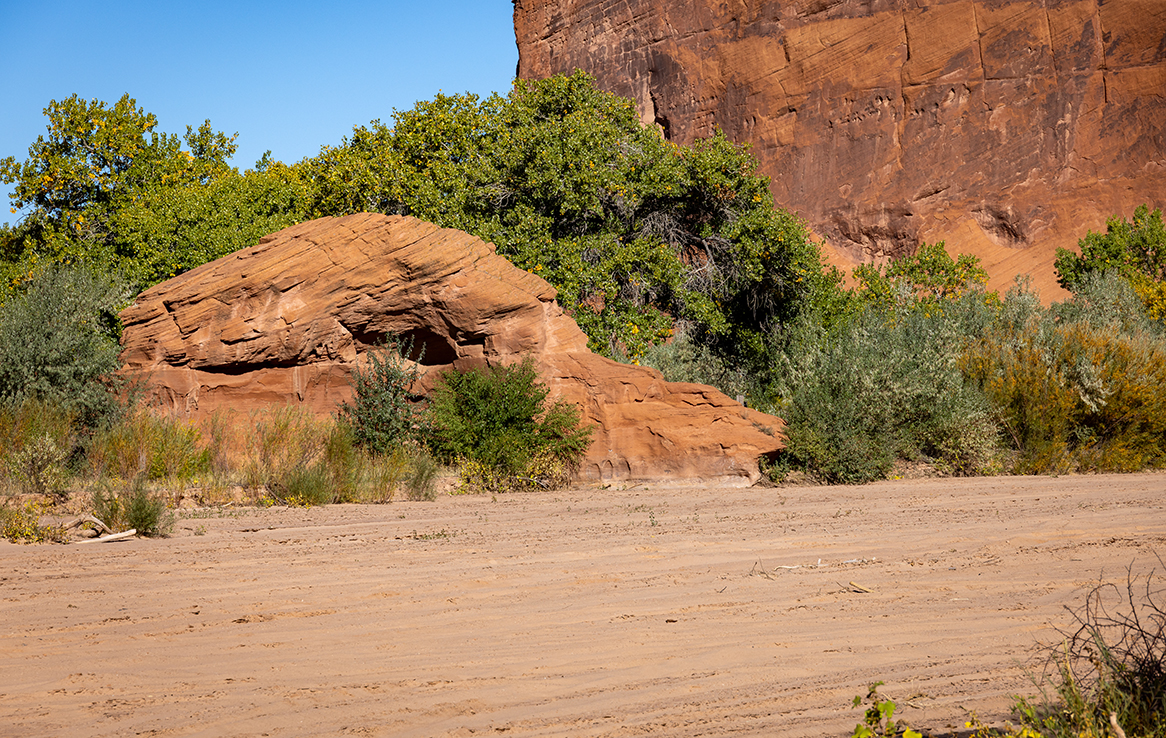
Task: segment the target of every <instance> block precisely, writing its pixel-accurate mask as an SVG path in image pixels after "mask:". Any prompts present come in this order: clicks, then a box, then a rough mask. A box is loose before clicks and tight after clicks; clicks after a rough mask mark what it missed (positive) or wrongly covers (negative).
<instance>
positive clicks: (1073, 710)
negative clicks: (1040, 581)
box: [967, 559, 1166, 738]
mask: <svg viewBox="0 0 1166 738" xmlns="http://www.w3.org/2000/svg"><path fill="white" fill-rule="evenodd" d="M1159 561H1161V560H1160V559H1159ZM1156 574H1157V570H1154V571H1151V572H1150V573H1149V574H1148V575H1147V576H1146V577H1145V578H1144V581H1143V580H1142V578H1140V577H1138V576H1135V575H1134V573H1133V567H1132V565H1131V567H1130V568H1129V569H1127V571H1126V580H1125V582H1124V583H1122V584H1116V583H1113V582H1105V581H1102V582H1099V583H1098V584H1097V585H1096V586H1094V587H1093V588H1092V589H1091V590H1090V591H1089V592H1088V593H1087V595H1086V596H1085V602H1084V603H1083V604H1082V605H1081V606H1080V607H1078V608H1077V609H1076V610H1071V611H1070V612H1071V613H1072V617H1073V622H1072V623H1071V624H1070V625H1069V626H1068V627H1067V628H1064V629H1061V630H1060V631H1059V633H1058V635H1059V636H1060V638H1059V639H1058V640H1057V641H1056V642H1054V643H1048V644H1045V645H1044V646H1041V647H1040V650H1039V652H1038V653H1039V654H1040V661H1041V662H1043V670H1042V673H1041V674H1040V675H1039V676H1038V677H1035V678H1034V681H1035V683H1036V684H1037V686H1038V688H1039V689H1040V692H1041V693H1040V695H1038V696H1036V697H1017V698H1016V699H1015V702H1014V705H1013V713H1014V716H1015V717H1016V718H1017V719H1018V722H1019V723H1020V724H1019V725H1018V726H1012V725H1008V726H1006V727H1005V728H1004V729H1002V730H1001V729H994V728H989V727H986V726H984V725H982V724H981V723H980V722H979V720H977V719H976V718H975V717H973V718H972V719H971V720H969V721H968V723H967V727H969V728H973V729H974V733H973V736H974V738H1003V737H1005V736H1008V737H1014V738H1081V737H1082V736H1115V735H1125V736H1129V737H1130V738H1163V736H1166V602H1164V600H1163V597H1164V595H1166V589H1164V588H1163V587H1162V586H1161V578H1160V577H1156Z"/></svg>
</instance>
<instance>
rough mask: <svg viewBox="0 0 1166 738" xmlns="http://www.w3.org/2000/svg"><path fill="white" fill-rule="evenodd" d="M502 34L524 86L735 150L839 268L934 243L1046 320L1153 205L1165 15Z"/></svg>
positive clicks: (732, 13)
mask: <svg viewBox="0 0 1166 738" xmlns="http://www.w3.org/2000/svg"><path fill="white" fill-rule="evenodd" d="M514 26H515V35H516V38H517V42H518V49H519V65H518V74H519V76H520V77H523V78H540V77H545V76H549V75H552V74H555V73H558V72H570V71H573V70H574V69H576V68H580V69H583V70H585V71H587V72H589V73H591V74H593V75H595V76H596V77H597V78H598V80H599V85H600V86H601V87H602V88H604V89H606V90H609V91H611V92H615V93H617V94H620V95H625V96H629V97H634V98H635V99H636V100H637V102H638V106H639V110H640V114H641V117H642V119H643V120H644V122H645V123H649V124H652V123H654V124H657V125H659V126H660V127H661V128H662V129H663V131H664V133H665V135H667V136H668V137H669V138H671V139H672V140H675V141H677V142H679V143H688V142H691V141H692V140H694V139H695V138H697V137H701V136H706V135H708V134H709V133H710V132H711V131H713V130H714V128H715V127H720V128H722V129H723V130H724V131H725V132H726V134H727V135H728V136H729V137H730V138H732V139H734V140H738V141H747V142H749V143H751V144H752V146H753V151H754V153H755V154H756V155H757V157H758V159H759V160H760V162H761V166H762V170H763V171H764V173H766V174H768V175H769V176H770V177H771V178H772V185H771V189H772V191H773V195H774V198H775V200H776V202H777V203H778V204H779V205H782V206H784V207H787V208H789V209H791V210H794V211H797V212H798V213H800V214H801V215H802V217H804V218H805V219H806V220H807V221H808V223H809V224H810V226H811V227H812V228H813V229H814V230H815V231H816V232H817V233H818V234H820V235H821V236H822V237H824V238H825V239H826V240H827V242H828V244H829V248H828V251H831V250H832V251H833V255H834V257H835V260H837V261H839V262H840V263H843V264H846V263H850V264H853V263H856V262H858V261H879V260H883V259H886V258H889V257H892V256H896V255H900V254H903V253H906V252H909V251H911V250H913V249H914V248H915V246H916V245H917V244H918V243H919V242H920V241H921V240H926V241H937V240H945V241H946V242H947V246H948V250H949V251H951V252H953V253H955V252H968V253H973V254H976V255H978V256H980V257H981V258H982V259H983V262H984V264H985V266H986V267H987V268H988V270H989V273H990V275H991V276H992V282H991V284H990V286H991V287H993V288H1000V287H1006V286H1007V285H1008V284H1009V283H1010V282H1011V280H1012V277H1013V276H1014V275H1015V274H1018V273H1031V274H1032V276H1033V280H1034V285H1035V286H1036V287H1038V288H1039V289H1041V291H1042V294H1043V295H1044V296H1045V298H1046V299H1049V298H1052V297H1056V296H1057V295H1058V294H1060V291H1059V288H1058V287H1057V286H1056V283H1055V275H1054V273H1053V269H1052V260H1053V257H1054V252H1055V250H1056V248H1057V247H1058V246H1066V247H1071V246H1075V245H1076V242H1077V240H1078V239H1079V238H1081V237H1082V236H1084V235H1085V232H1086V230H1088V229H1093V230H1102V229H1104V225H1105V219H1106V217H1107V216H1109V215H1112V214H1115V213H1120V214H1123V215H1126V216H1129V215H1130V214H1131V213H1132V212H1133V210H1134V208H1135V207H1136V206H1137V205H1139V204H1141V203H1143V202H1148V203H1150V204H1151V206H1152V207H1153V206H1159V207H1161V206H1163V205H1166V176H1164V174H1166V3H1164V2H1161V0H1019V1H1011V0H782V1H780V2H774V1H772V0H769V1H766V0H728V1H725V0H715V1H714V0H685V1H683V2H682V1H681V0H563V1H562V2H549V0H515V7H514Z"/></svg>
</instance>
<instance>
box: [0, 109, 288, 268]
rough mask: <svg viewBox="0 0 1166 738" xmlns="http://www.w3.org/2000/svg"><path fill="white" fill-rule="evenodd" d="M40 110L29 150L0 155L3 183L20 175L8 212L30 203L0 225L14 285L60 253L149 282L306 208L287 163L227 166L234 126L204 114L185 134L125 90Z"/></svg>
mask: <svg viewBox="0 0 1166 738" xmlns="http://www.w3.org/2000/svg"><path fill="white" fill-rule="evenodd" d="M44 112H45V115H46V116H47V118H48V120H49V122H48V132H47V134H46V135H43V136H40V137H38V138H37V140H36V142H35V143H33V144H32V146H30V147H29V150H28V153H29V156H28V159H26V160H25V161H23V162H17V161H16V160H15V158H13V157H7V158H5V159H3V160H0V181H3V182H5V183H7V184H14V185H15V188H14V193H13V195H12V201H13V208H12V210H13V212H14V213H16V212H19V211H20V210H24V211H26V212H25V213H24V217H23V218H22V220H21V222H19V223H18V224H17V226H16V227H14V228H9V229H5V230H4V231H3V232H0V270H2V271H3V275H2V276H3V277H5V278H6V283H7V285H8V287H10V288H11V287H13V286H17V285H19V284H20V283H22V282H25V281H27V280H28V279H30V278H31V276H32V275H33V274H34V273H35V272H36V271H37V270H38V269H39V268H41V267H42V266H44V265H46V264H53V263H59V264H70V263H83V264H87V265H89V266H91V267H93V268H97V269H100V270H102V271H109V272H113V271H119V272H124V273H125V274H126V276H127V277H128V278H129V279H130V280H131V281H133V282H135V283H137V284H139V285H142V286H144V285H148V284H151V283H153V282H157V281H159V280H162V279H165V278H167V277H170V276H173V275H174V274H177V273H179V272H181V271H184V270H186V269H190V268H192V267H195V266H198V265H199V264H202V263H204V262H206V261H208V260H210V259H214V258H217V257H219V256H222V255H224V254H226V253H230V252H231V251H234V250H237V249H239V248H242V247H244V246H248V245H250V244H253V243H255V242H256V241H258V240H259V238H260V237H262V236H263V235H265V234H266V233H269V232H271V231H273V230H278V229H279V228H282V227H285V226H287V225H290V224H291V223H294V222H296V221H297V220H299V219H300V217H301V213H300V211H301V210H302V208H301V207H300V206H299V205H298V204H297V202H298V200H297V198H298V197H299V196H300V193H301V191H302V190H301V186H300V184H299V183H298V181H297V180H296V178H295V176H294V173H293V172H292V170H290V169H289V168H287V167H283V166H282V165H274V166H267V167H264V168H263V170H262V171H259V170H256V171H248V172H246V173H244V174H240V173H239V172H238V170H236V169H235V168H233V167H231V166H230V165H229V164H228V159H230V157H231V156H233V155H234V153H235V149H236V146H235V136H227V135H226V134H223V133H220V132H217V131H215V130H214V129H213V128H212V127H211V125H210V122H209V121H206V122H204V123H203V124H202V125H201V126H199V128H198V129H197V130H195V129H192V128H191V127H189V126H188V127H187V129H186V134H185V136H183V137H182V138H181V139H180V138H179V137H178V136H177V135H175V134H164V133H159V132H157V131H155V128H156V127H157V119H156V118H155V116H154V115H153V114H151V113H146V112H145V111H143V110H142V109H141V108H139V107H137V104H136V102H135V101H134V100H133V99H132V98H130V97H129V96H128V95H125V96H123V97H122V98H121V99H120V100H118V102H117V103H115V104H114V105H112V106H109V105H107V104H106V103H105V102H102V101H99V100H88V101H87V100H84V99H82V98H80V97H78V96H77V95H73V96H72V97H70V98H68V99H66V100H63V101H59V102H58V101H55V100H54V101H52V102H50V103H49V106H48V107H47V108H45V111H44ZM183 143H185V148H184V147H183Z"/></svg>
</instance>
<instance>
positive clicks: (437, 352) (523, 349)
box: [121, 213, 783, 483]
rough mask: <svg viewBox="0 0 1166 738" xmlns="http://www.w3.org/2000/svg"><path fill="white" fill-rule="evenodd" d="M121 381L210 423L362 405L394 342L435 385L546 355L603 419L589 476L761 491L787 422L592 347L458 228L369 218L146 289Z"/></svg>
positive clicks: (558, 378) (595, 417)
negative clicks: (359, 385)
mask: <svg viewBox="0 0 1166 738" xmlns="http://www.w3.org/2000/svg"><path fill="white" fill-rule="evenodd" d="M121 318H122V321H123V323H124V325H125V328H124V331H123V333H122V346H123V351H122V361H123V362H124V364H125V366H124V368H123V372H125V373H127V374H130V375H134V376H138V377H141V378H142V379H143V380H144V381H145V382H146V383H147V389H148V392H149V395H150V399H151V400H152V401H153V402H154V404H156V405H159V406H161V407H162V408H164V409H168V410H170V411H173V412H177V413H180V414H187V415H199V414H202V413H209V412H214V411H215V410H218V409H229V410H234V411H238V412H241V413H246V412H247V411H248V410H251V409H254V408H259V407H264V406H267V405H271V404H283V403H288V402H291V403H300V404H303V405H305V406H307V407H309V408H311V409H312V410H313V411H314V412H316V413H319V414H327V413H330V412H332V411H333V410H334V409H335V408H336V406H337V405H338V404H339V403H340V402H342V401H344V400H347V399H348V398H350V397H351V394H352V390H351V387H350V386H349V380H350V376H351V372H352V368H353V366H355V365H356V363H357V362H358V361H360V360H361V357H362V356H363V355H364V354H365V353H366V352H367V351H368V349H369V348H370V346H373V345H375V344H376V343H377V342H378V341H379V340H381V339H382V338H384V337H385V336H386V335H389V334H393V335H404V336H411V337H412V338H413V340H414V342H415V344H416V345H418V346H424V347H425V355H424V358H423V359H422V360H421V362H422V364H423V365H424V366H423V367H422V369H423V371H424V376H423V377H422V379H421V380H420V381H421V383H422V386H421V387H418V388H417V389H418V390H420V391H425V390H427V389H428V388H430V387H431V386H432V384H433V382H434V381H435V380H436V378H437V376H438V375H439V374H440V372H441V371H442V370H444V369H447V368H449V367H458V368H465V367H469V366H474V365H483V364H494V363H498V362H502V363H509V362H512V361H517V360H519V359H520V357H522V356H526V355H530V356H532V357H533V358H534V359H535V362H536V364H537V365H538V367H539V370H540V373H541V375H542V377H543V379H544V381H546V382H547V383H548V385H549V386H550V388H551V390H552V393H553V394H554V395H556V396H560V397H564V398H566V399H567V400H569V401H571V402H574V403H576V404H578V405H579V406H580V407H581V408H582V410H583V415H584V421H585V422H588V423H593V424H595V426H596V428H595V432H594V434H593V439H594V443H593V444H592V446H591V449H590V451H589V452H588V454H587V458H586V460H585V463H584V465H583V468H582V470H581V471H582V476H583V478H584V479H589V480H600V479H658V478H689V479H691V478H701V479H713V478H720V479H722V480H725V479H728V480H736V481H738V482H743V483H747V482H751V481H755V480H756V479H757V477H758V476H759V473H758V469H757V460H758V457H759V456H760V455H763V454H771V453H773V452H775V451H777V450H778V449H780V448H782V443H781V440H780V438H781V433H780V432H781V429H782V427H783V423H782V421H781V420H780V419H778V418H775V417H772V416H769V415H764V414H762V413H759V412H756V411H754V410H749V409H747V408H745V407H742V406H741V405H740V404H738V403H736V402H734V401H733V400H731V399H729V398H728V397H726V396H725V395H724V394H722V393H721V392H719V391H718V390H716V389H714V388H713V387H708V386H705V385H698V384H682V383H672V382H665V381H664V380H663V378H662V376H661V375H660V373H659V372H657V371H656V370H654V369H649V368H646V367H638V366H629V365H626V364H619V363H616V362H614V361H611V360H609V359H605V358H603V357H601V356H597V355H595V354H592V353H591V352H590V351H589V350H588V349H587V337H586V336H585V335H584V333H583V332H582V331H581V330H580V329H579V327H578V326H577V325H576V324H575V321H573V320H572V319H571V318H570V317H568V316H566V315H564V314H563V311H562V310H561V309H560V308H559V306H558V304H557V303H556V302H555V289H554V288H553V287H551V286H550V285H549V284H547V282H545V281H544V280H543V279H541V278H540V277H536V276H534V275H532V274H528V273H527V272H524V271H522V270H521V269H518V268H516V267H514V266H513V265H511V264H510V262H508V261H507V260H506V259H504V258H503V257H501V256H498V255H497V254H496V253H495V252H494V247H493V245H492V244H488V243H485V242H483V241H482V240H480V239H478V238H476V237H474V236H471V235H469V234H467V233H463V232H462V231H455V230H449V229H441V228H438V227H437V226H434V225H432V224H430V223H425V222H423V221H420V220H417V219H414V218H406V217H400V216H384V215H375V214H367V213H360V214H357V215H350V216H347V217H344V218H321V219H319V220H315V221H310V222H307V223H301V224H299V225H296V226H292V227H291V228H287V229H284V230H282V231H279V232H278V233H275V234H272V235H270V236H267V237H266V238H264V239H263V240H262V241H260V243H259V244H258V245H256V246H253V247H251V248H249V249H244V250H242V251H239V252H236V253H234V254H231V255H228V256H225V257H223V258H221V259H218V260H216V261H213V262H210V263H208V264H204V265H203V266H201V267H199V268H197V269H194V270H192V271H190V272H187V273H186V274H183V275H180V276H178V277H175V278H174V279H171V280H168V281H166V282H163V283H161V284H158V285H155V286H154V287H151V288H150V289H149V290H146V291H145V292H143V293H142V294H141V295H140V296H139V297H138V299H137V301H136V302H135V304H134V305H132V306H130V307H129V308H127V309H126V310H125V311H123V312H122V315H121Z"/></svg>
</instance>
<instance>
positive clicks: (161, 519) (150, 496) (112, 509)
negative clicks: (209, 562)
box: [92, 477, 174, 536]
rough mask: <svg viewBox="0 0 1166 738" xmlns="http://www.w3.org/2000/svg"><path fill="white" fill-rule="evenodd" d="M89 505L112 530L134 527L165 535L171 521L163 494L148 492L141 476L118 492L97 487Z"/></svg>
mask: <svg viewBox="0 0 1166 738" xmlns="http://www.w3.org/2000/svg"><path fill="white" fill-rule="evenodd" d="M92 509H93V515H94V517H96V518H97V519H98V520H100V521H101V522H103V523H105V524H106V525H107V526H109V528H110V529H111V530H113V531H115V532H119V531H123V530H130V529H133V530H136V531H137V532H138V535H143V536H166V535H169V533H170V530H171V528H172V527H173V525H174V516H173V514H172V513H171V512H170V509H169V507H168V505H167V504H166V500H165V498H164V497H163V496H162V495H160V494H154V493H151V492H150V490H149V489H148V488H147V487H146V484H145V481H144V480H143V479H142V478H141V477H138V478H137V479H136V480H135V481H134V484H133V486H132V487H131V488H130V489H128V490H123V491H120V492H117V491H113V490H109V489H103V488H100V487H99V488H98V489H97V490H95V491H94V493H93V501H92Z"/></svg>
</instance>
